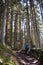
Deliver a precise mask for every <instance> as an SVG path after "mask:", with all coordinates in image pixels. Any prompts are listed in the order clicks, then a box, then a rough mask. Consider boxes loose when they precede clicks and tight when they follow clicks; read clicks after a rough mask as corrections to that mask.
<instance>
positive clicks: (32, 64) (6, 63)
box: [0, 45, 43, 65]
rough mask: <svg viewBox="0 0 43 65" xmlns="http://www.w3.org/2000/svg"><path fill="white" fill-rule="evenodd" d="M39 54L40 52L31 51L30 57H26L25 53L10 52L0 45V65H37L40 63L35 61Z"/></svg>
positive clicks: (7, 48) (6, 47)
mask: <svg viewBox="0 0 43 65" xmlns="http://www.w3.org/2000/svg"><path fill="white" fill-rule="evenodd" d="M38 51H39V50H38ZM36 53H37V54H36ZM39 53H40V51H39V52H37V51H35V50H33V51H32V52H30V55H26V54H25V53H21V52H16V51H14V50H11V49H10V48H9V47H8V46H3V45H0V65H39V63H40V62H39V61H38V59H37V58H38V56H39ZM41 54H42V53H41ZM31 55H33V56H34V57H32V56H31ZM35 57H36V58H35ZM42 59H43V54H42ZM42 62H43V61H42ZM41 65H43V64H41Z"/></svg>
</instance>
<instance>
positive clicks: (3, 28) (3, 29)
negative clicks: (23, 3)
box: [1, 2, 7, 45]
mask: <svg viewBox="0 0 43 65" xmlns="http://www.w3.org/2000/svg"><path fill="white" fill-rule="evenodd" d="M6 6H7V4H6V2H5V3H3V21H2V37H1V42H2V44H3V45H5V30H6V12H7V7H6Z"/></svg>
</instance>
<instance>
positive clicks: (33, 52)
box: [30, 49, 43, 59]
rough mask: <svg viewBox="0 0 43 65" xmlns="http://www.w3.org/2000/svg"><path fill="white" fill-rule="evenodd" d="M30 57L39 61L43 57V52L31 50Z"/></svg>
mask: <svg viewBox="0 0 43 65" xmlns="http://www.w3.org/2000/svg"><path fill="white" fill-rule="evenodd" d="M30 55H31V56H34V57H35V58H37V59H38V58H40V57H43V51H42V49H31V50H30Z"/></svg>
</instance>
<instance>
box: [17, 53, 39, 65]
mask: <svg viewBox="0 0 43 65" xmlns="http://www.w3.org/2000/svg"><path fill="white" fill-rule="evenodd" d="M16 58H17V61H18V63H19V65H38V64H39V62H38V60H37V59H35V58H34V57H31V56H29V55H26V54H22V53H17V54H16Z"/></svg>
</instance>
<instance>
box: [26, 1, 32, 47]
mask: <svg viewBox="0 0 43 65" xmlns="http://www.w3.org/2000/svg"><path fill="white" fill-rule="evenodd" d="M26 11H27V13H26V19H27V26H26V27H27V42H28V43H29V45H30V46H32V39H31V36H30V24H29V23H30V20H29V12H28V1H26Z"/></svg>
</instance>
